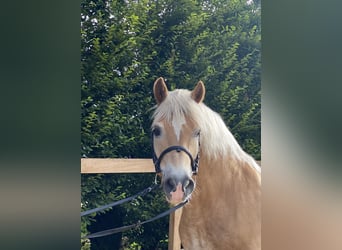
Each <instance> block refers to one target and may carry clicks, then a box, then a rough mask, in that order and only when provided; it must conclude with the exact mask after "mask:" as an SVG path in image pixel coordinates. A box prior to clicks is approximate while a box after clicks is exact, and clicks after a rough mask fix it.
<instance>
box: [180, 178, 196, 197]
mask: <svg viewBox="0 0 342 250" xmlns="http://www.w3.org/2000/svg"><path fill="white" fill-rule="evenodd" d="M182 185H183V192H184V193H185V194H186V195H188V194H191V193H192V191H193V190H194V188H195V183H194V181H193V180H191V179H186V180H184V181H183V183H182Z"/></svg>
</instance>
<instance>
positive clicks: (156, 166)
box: [152, 134, 200, 175]
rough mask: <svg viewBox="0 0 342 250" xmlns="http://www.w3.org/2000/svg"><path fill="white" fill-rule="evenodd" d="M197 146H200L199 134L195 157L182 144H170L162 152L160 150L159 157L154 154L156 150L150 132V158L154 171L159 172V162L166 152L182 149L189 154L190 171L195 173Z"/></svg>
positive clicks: (197, 161) (197, 164) (197, 156)
mask: <svg viewBox="0 0 342 250" xmlns="http://www.w3.org/2000/svg"><path fill="white" fill-rule="evenodd" d="M199 148H200V136H199V135H198V153H197V155H196V158H195V159H194V158H193V157H192V155H191V153H190V152H189V151H188V150H187V149H186V148H184V147H182V146H170V147H168V148H166V149H165V150H164V151H163V152H161V154H160V155H159V158H158V157H157V155H156V152H155V150H154V142H153V134H152V150H153V157H152V159H153V164H154V167H155V169H156V173H160V172H161V169H160V163H161V161H162V159H163V157H164V156H165V155H166V154H167V153H169V152H171V151H174V150H176V151H177V152H181V151H183V152H184V153H186V154H187V156H189V158H190V165H191V170H192V173H193V174H195V175H196V174H197V173H198V166H199V159H200V157H199Z"/></svg>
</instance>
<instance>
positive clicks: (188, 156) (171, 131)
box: [152, 78, 205, 205]
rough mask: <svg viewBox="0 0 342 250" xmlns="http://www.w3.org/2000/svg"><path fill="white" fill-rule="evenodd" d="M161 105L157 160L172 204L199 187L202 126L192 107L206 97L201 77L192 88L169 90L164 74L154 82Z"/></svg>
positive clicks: (156, 122)
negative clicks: (196, 118) (198, 122)
mask: <svg viewBox="0 0 342 250" xmlns="http://www.w3.org/2000/svg"><path fill="white" fill-rule="evenodd" d="M153 93H154V97H155V99H156V102H157V108H156V110H155V113H154V116H153V117H154V120H153V123H152V144H153V150H154V155H153V160H154V164H155V167H156V172H157V173H160V175H161V178H162V181H161V184H162V187H163V190H164V192H165V194H166V198H167V200H168V201H169V202H170V203H171V204H174V205H175V204H177V203H180V202H182V201H184V200H186V199H188V198H189V197H190V196H191V194H192V192H193V191H194V189H195V185H196V184H195V181H194V179H193V178H192V177H193V175H194V174H196V173H197V168H198V164H199V152H200V128H199V127H198V125H197V124H196V122H195V120H194V119H192V117H191V115H190V114H191V109H192V108H191V107H194V106H196V105H198V104H199V103H201V102H202V101H203V99H204V95H205V88H204V84H203V83H202V82H201V81H200V82H198V84H197V85H196V87H195V88H194V89H193V90H192V91H188V90H174V91H168V89H167V86H166V84H165V82H164V79H163V78H158V79H157V80H156V81H155V83H154V86H153Z"/></svg>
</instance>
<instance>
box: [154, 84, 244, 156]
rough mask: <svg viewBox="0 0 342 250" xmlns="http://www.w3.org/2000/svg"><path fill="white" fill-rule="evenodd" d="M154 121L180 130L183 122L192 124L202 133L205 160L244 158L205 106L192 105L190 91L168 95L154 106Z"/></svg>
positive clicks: (214, 113)
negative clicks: (189, 121)
mask: <svg viewBox="0 0 342 250" xmlns="http://www.w3.org/2000/svg"><path fill="white" fill-rule="evenodd" d="M153 118H154V120H155V122H158V121H162V120H164V119H165V120H166V122H168V123H170V124H172V125H173V127H174V128H181V127H182V124H183V123H184V122H185V121H186V119H190V120H192V121H194V123H195V124H196V125H197V126H198V128H199V129H200V130H201V150H202V153H203V154H205V155H206V156H207V157H208V158H213V159H217V158H218V157H219V156H222V157H224V156H228V155H229V156H233V157H237V158H240V157H241V156H244V155H247V154H246V153H244V152H243V150H242V149H241V147H240V146H239V144H238V143H237V141H236V140H235V138H234V137H233V135H232V134H231V132H230V131H229V130H228V128H227V126H226V125H225V123H224V121H223V120H222V118H221V116H220V115H219V114H217V113H216V112H214V111H213V110H211V109H210V108H208V107H207V106H206V105H205V104H204V103H197V102H195V101H194V100H193V99H192V98H191V92H190V91H189V90H185V89H177V90H174V91H170V92H169V94H168V95H167V97H166V98H165V100H164V101H163V102H162V103H160V105H159V106H157V108H156V110H155V112H154V114H153ZM175 133H176V134H177V133H178V132H175ZM179 133H180V130H179Z"/></svg>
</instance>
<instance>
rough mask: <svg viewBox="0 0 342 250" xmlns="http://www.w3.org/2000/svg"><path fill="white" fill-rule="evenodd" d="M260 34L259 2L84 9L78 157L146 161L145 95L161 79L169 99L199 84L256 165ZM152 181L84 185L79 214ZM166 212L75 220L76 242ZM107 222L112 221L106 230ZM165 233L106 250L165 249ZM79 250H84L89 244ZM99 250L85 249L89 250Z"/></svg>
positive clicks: (134, 208) (137, 206) (103, 4)
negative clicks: (77, 224) (100, 229)
mask: <svg viewBox="0 0 342 250" xmlns="http://www.w3.org/2000/svg"><path fill="white" fill-rule="evenodd" d="M260 34H261V32H260V2H259V1H242V0H230V1H226V0H224V1H223V0H212V1H204V0H180V1H171V0H158V1H156V0H154V1H153V0H152V1H151V0H139V1H135V0H126V1H122V0H114V1H109V0H102V1H101V0H100V1H91V0H83V1H82V2H81V98H82V99H81V110H82V112H81V139H82V141H81V156H82V157H94V158H100V157H114V158H124V157H126V158H139V157H140V158H150V157H151V145H150V138H149V135H150V123H151V120H150V116H151V109H150V108H151V107H153V105H154V100H153V99H152V85H153V81H154V80H155V79H156V78H157V77H159V76H164V77H165V78H166V79H167V84H168V85H169V88H171V89H174V88H190V89H191V88H193V86H194V85H195V84H196V82H197V81H198V80H200V79H201V80H202V81H203V82H204V83H205V85H206V89H207V94H206V99H205V102H206V103H207V105H208V106H209V107H211V108H212V109H214V110H215V111H217V112H218V113H220V114H221V116H222V117H223V119H224V120H225V122H226V124H227V125H228V126H229V127H230V128H231V131H232V133H233V134H234V135H235V137H236V138H237V140H238V141H239V143H240V144H241V145H242V147H243V148H244V149H245V150H246V151H247V152H249V153H250V154H252V155H253V156H254V157H256V158H257V159H260ZM153 178H154V176H153V175H151V176H149V175H141V174H137V175H101V174H98V175H82V186H81V189H82V193H81V194H82V199H81V202H82V210H86V209H89V208H93V207H96V206H99V205H103V204H106V203H109V202H112V201H113V200H117V199H121V198H124V197H127V196H130V195H132V194H134V193H136V192H138V191H139V190H141V189H144V188H145V187H147V186H148V185H150V184H151V182H152V180H153ZM167 206H168V205H167V204H166V202H165V199H164V197H163V196H162V194H161V193H160V192H159V193H158V192H156V193H153V194H152V195H148V196H147V197H146V198H144V199H141V200H137V201H135V202H133V203H132V204H128V205H125V206H122V207H119V208H115V209H112V210H109V211H107V212H101V213H97V214H94V215H92V216H90V217H89V218H82V227H81V234H83V235H84V234H86V233H89V231H91V230H94V225H95V224H96V223H97V224H99V225H100V226H101V225H103V226H108V227H115V226H121V225H122V224H130V223H133V222H136V221H138V220H143V219H146V218H149V217H152V216H153V215H155V214H157V213H159V212H160V211H162V210H165V209H166V208H167ZM105 216H109V217H108V218H109V219H108V220H112V221H109V222H108V225H104V224H106V223H105V222H103V221H102V219H101V218H105ZM106 218H107V217H106ZM119 218H120V219H119ZM92 228H93V229H92ZM104 229H105V228H104ZM167 232H168V218H164V219H161V220H158V221H156V222H155V223H152V224H148V225H145V226H144V227H142V228H140V229H137V230H133V231H129V232H125V233H123V234H122V235H119V236H120V237H116V238H115V237H113V238H108V242H106V243H108V244H112V246H108V249H109V248H110V249H113V246H114V245H117V241H118V238H119V241H120V240H121V242H119V245H120V244H121V249H140V248H139V247H141V249H167ZM82 245H83V247H82V248H83V249H89V248H90V246H89V242H83V243H82ZM100 248H101V249H105V248H104V246H103V245H101V246H100V243H99V241H91V249H92V250H94V249H100ZM119 248H120V247H119Z"/></svg>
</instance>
